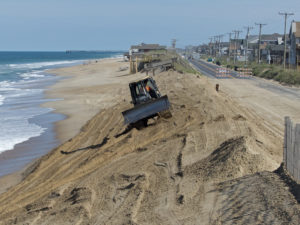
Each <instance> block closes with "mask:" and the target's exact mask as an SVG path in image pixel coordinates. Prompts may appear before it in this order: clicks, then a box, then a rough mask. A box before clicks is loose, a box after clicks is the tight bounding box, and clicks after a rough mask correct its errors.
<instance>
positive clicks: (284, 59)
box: [279, 12, 294, 69]
mask: <svg viewBox="0 0 300 225" xmlns="http://www.w3.org/2000/svg"><path fill="white" fill-rule="evenodd" d="M279 15H282V16H284V55H283V68H284V69H285V64H286V62H285V61H286V20H287V17H288V16H292V15H294V13H288V12H279Z"/></svg>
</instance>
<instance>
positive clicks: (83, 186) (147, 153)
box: [0, 71, 300, 224]
mask: <svg viewBox="0 0 300 225" xmlns="http://www.w3.org/2000/svg"><path fill="white" fill-rule="evenodd" d="M155 80H156V81H157V84H158V87H159V89H160V91H161V92H162V93H163V94H168V96H169V99H170V102H171V104H172V110H171V111H172V114H173V117H172V118H170V119H167V120H166V119H161V118H158V119H154V120H151V121H149V126H148V127H147V128H145V129H142V130H136V129H127V128H126V127H125V126H124V125H123V118H122V115H121V112H122V111H123V110H125V109H128V108H129V107H131V105H130V95H129V91H128V90H127V85H126V86H122V87H121V86H120V87H121V89H122V90H121V91H120V93H127V94H126V95H123V96H124V100H123V101H121V102H119V103H118V104H116V105H113V106H109V107H107V108H106V109H103V110H102V111H101V112H100V113H98V114H97V115H96V116H95V117H93V118H92V119H91V120H90V121H89V122H88V123H87V124H86V125H85V126H84V127H83V128H82V129H81V132H80V133H79V134H78V135H77V136H75V137H74V138H72V139H70V140H69V141H67V142H66V143H64V144H63V145H62V146H60V147H59V148H57V149H55V150H53V151H52V152H51V153H49V154H48V155H46V156H44V157H43V158H41V159H40V160H39V161H37V163H36V164H35V165H33V166H32V167H31V168H30V169H28V170H27V177H26V178H25V179H24V181H23V182H21V183H20V184H19V185H17V186H15V187H13V188H11V189H10V190H9V191H7V192H6V193H4V194H2V195H0V202H1V205H0V218H1V222H0V224H26V223H27V224H213V223H215V224H218V223H220V224H223V223H228V224H230V223H232V220H233V219H234V221H235V222H236V223H242V222H245V220H244V219H245V217H244V214H247V215H248V217H247V223H250V224H252V223H255V221H256V219H257V218H256V217H255V214H254V213H253V212H254V211H255V212H256V211H257V209H261V210H264V209H265V208H266V207H267V206H266V205H265V204H266V202H267V200H266V199H265V198H267V199H269V200H270V201H272V205H274V204H275V205H280V204H281V203H282V204H283V201H285V202H289V203H294V200H293V195H292V194H290V193H289V192H288V191H287V189H286V188H285V184H284V183H283V182H282V181H281V180H280V178H279V177H278V176H277V175H276V174H274V173H272V172H270V173H269V174H271V175H270V176H274V177H276V179H268V183H266V182H265V180H264V179H262V178H261V176H260V175H253V174H254V173H256V172H259V171H263V170H267V171H272V170H274V169H276V168H277V167H278V166H279V164H280V159H281V154H282V150H281V146H282V139H281V138H280V137H278V136H276V134H275V133H273V131H272V130H271V129H270V128H269V127H268V126H267V125H265V124H264V121H262V120H261V119H260V118H259V117H257V116H256V115H255V114H254V113H251V112H250V111H247V110H246V109H244V108H241V107H239V106H238V105H237V104H236V103H235V102H234V101H232V100H231V99H229V98H227V97H225V96H223V94H222V93H216V92H215V90H214V87H213V84H210V83H209V82H207V80H206V79H205V78H202V77H197V76H195V75H190V74H179V73H176V72H172V71H169V72H165V73H162V74H159V75H157V76H156V77H155ZM126 90H127V91H128V92H126ZM245 175H247V176H245ZM267 176H268V175H267ZM224 182H225V183H224ZM226 182H228V183H226ZM248 184H255V185H256V186H258V187H260V189H259V190H260V192H254V190H255V187H256V186H253V187H252V188H253V190H252V189H251V190H250V189H249V190H247V187H248V186H247V185H248ZM269 186H277V187H278V189H277V191H278V193H285V195H284V196H285V200H283V199H281V198H275V200H271V199H272V198H273V197H274V195H276V194H277V193H276V192H275V190H274V192H272V193H269V194H268V195H266V197H265V198H264V197H262V193H264V192H265V191H268V187H269ZM273 189H274V188H273ZM273 189H272V190H273ZM236 190H239V192H237V193H235V191H236ZM240 192H241V193H240ZM229 193H231V194H230V195H229ZM239 193H240V194H239ZM242 193H247V195H242ZM257 193H258V194H257ZM236 195H238V196H236ZM242 196H243V201H248V200H249V199H250V200H251V201H248V202H246V203H241V204H246V206H247V207H244V205H242V207H243V212H241V211H239V210H238V209H240V208H242V207H240V204H238V203H236V201H240V200H238V199H240V197H242ZM274 201H275V202H274ZM289 203H288V204H289ZM229 204H231V207H230V209H227V208H226V207H228V205H229ZM238 207H239V208H238ZM264 207H265V208H264ZM244 209H245V210H244ZM268 210H272V209H270V208H269V209H268ZM288 210H289V209H288V208H282V211H284V212H286V213H287V215H289V216H290V215H291V214H292V212H294V213H298V214H299V212H300V211H299V207H298V205H296V206H293V208H292V209H291V210H292V211H288ZM237 215H238V216H237ZM272 216H273V217H272V218H273V220H272V221H276V222H278V223H280V222H285V221H286V218H285V219H282V217H280V216H276V213H274V214H272ZM262 218H263V217H262ZM257 221H260V222H261V221H263V219H260V220H257ZM266 221H271V220H266ZM294 221H297V219H295V220H294Z"/></svg>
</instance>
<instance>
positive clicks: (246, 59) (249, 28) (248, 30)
mask: <svg viewBox="0 0 300 225" xmlns="http://www.w3.org/2000/svg"><path fill="white" fill-rule="evenodd" d="M245 29H247V35H246V51H245V65H247V62H248V47H249V46H248V45H249V42H248V39H249V33H250V30H252V29H253V27H250V26H248V27H245Z"/></svg>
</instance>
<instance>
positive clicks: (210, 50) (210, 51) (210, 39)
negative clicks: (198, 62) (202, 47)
mask: <svg viewBox="0 0 300 225" xmlns="http://www.w3.org/2000/svg"><path fill="white" fill-rule="evenodd" d="M212 40H213V38H212V37H210V38H209V55H210V56H211V55H212Z"/></svg>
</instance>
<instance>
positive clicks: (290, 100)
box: [190, 60, 300, 132]
mask: <svg viewBox="0 0 300 225" xmlns="http://www.w3.org/2000/svg"><path fill="white" fill-rule="evenodd" d="M190 62H191V63H192V64H193V65H194V66H195V67H196V68H197V69H198V70H199V71H200V72H201V73H202V74H204V75H205V76H207V77H209V78H210V80H211V82H217V83H218V84H220V90H221V91H222V92H224V93H225V94H227V95H228V96H230V97H231V98H234V99H236V100H237V101H238V102H239V103H240V104H241V105H244V106H246V107H247V108H248V109H250V110H252V111H253V112H255V113H256V114H258V115H260V116H261V117H262V118H263V119H265V120H266V121H268V122H269V123H270V124H275V126H276V127H277V128H278V129H277V130H279V131H280V132H282V131H283V121H284V117H285V116H290V117H291V118H292V119H293V121H294V122H298V123H300V88H295V87H287V86H283V85H280V84H279V83H277V82H275V81H269V80H266V79H262V78H258V77H252V76H250V77H247V78H242V77H239V76H238V74H237V73H236V72H234V71H231V72H230V73H229V75H228V76H227V77H218V76H217V75H216V71H217V68H220V67H219V66H217V65H214V64H212V63H208V62H205V61H203V60H200V61H198V60H190Z"/></svg>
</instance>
